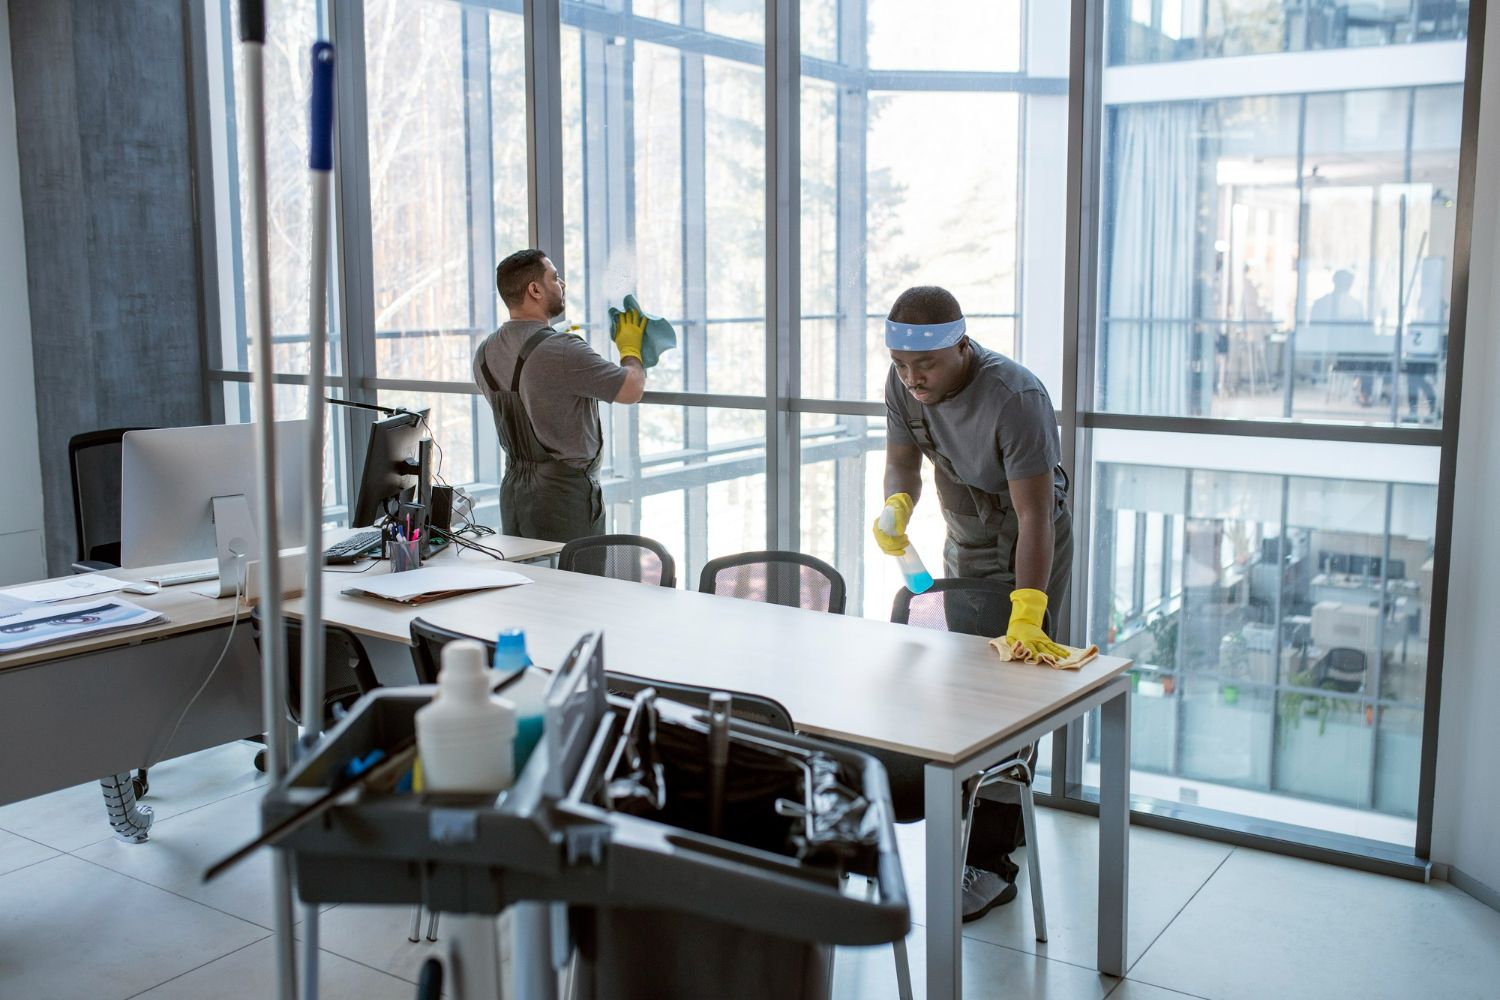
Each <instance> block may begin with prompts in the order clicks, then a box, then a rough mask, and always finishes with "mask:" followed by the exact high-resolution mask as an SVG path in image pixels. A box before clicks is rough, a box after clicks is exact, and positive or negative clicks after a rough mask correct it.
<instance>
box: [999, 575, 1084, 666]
mask: <svg viewBox="0 0 1500 1000" xmlns="http://www.w3.org/2000/svg"><path fill="white" fill-rule="evenodd" d="M1046 612H1047V595H1046V594H1044V593H1042V592H1041V591H1040V590H1014V591H1011V595H1010V626H1009V627H1008V628H1006V630H1005V636H1004V638H1005V639H1006V641H1008V642H1010V643H1011V644H1012V645H1018V646H1021V647H1023V648H1024V649H1025V650H1026V651H1027V653H1029V654H1030V656H1028V659H1035V660H1037V661H1040V660H1041V658H1042V657H1044V656H1050V657H1055V658H1056V659H1059V660H1065V659H1067V658H1068V650H1067V648H1066V647H1064V646H1060V645H1058V644H1057V643H1055V642H1053V641H1052V640H1051V639H1049V638H1047V633H1046V632H1043V631H1042V616H1043V615H1044V614H1046Z"/></svg>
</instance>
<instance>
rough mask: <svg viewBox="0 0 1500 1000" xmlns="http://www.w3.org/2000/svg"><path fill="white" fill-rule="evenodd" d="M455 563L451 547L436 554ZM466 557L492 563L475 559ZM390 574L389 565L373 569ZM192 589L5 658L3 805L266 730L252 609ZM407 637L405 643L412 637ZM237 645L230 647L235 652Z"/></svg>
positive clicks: (155, 597)
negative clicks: (110, 625) (136, 618)
mask: <svg viewBox="0 0 1500 1000" xmlns="http://www.w3.org/2000/svg"><path fill="white" fill-rule="evenodd" d="M482 541H483V542H484V543H485V544H487V545H490V546H491V547H498V548H500V549H501V550H502V551H504V552H505V554H506V555H508V556H511V557H513V558H517V559H540V558H547V557H549V556H553V555H556V554H557V553H558V552H559V551H561V549H562V545H561V544H559V543H557V542H544V541H536V540H534V539H527V538H515V537H512V536H509V535H487V536H485V538H484V539H482ZM436 558H437V559H439V560H447V559H456V558H459V556H458V555H456V554H453V553H452V552H451V550H450V551H449V552H444V553H442V554H440V555H439V556H437V557H436ZM462 558H464V559H465V560H468V559H470V558H476V559H483V560H484V561H485V562H490V560H489V558H488V557H485V556H482V555H477V554H474V553H466V554H465V555H464V556H463V557H462ZM206 565H208V563H207V562H206V561H205V562H201V563H181V564H176V565H173V566H170V567H159V566H158V567H149V568H147V567H143V568H139V569H121V570H111V571H109V573H110V575H111V576H118V577H120V578H121V579H127V580H142V579H145V578H146V577H148V576H154V575H156V574H157V573H158V572H161V571H163V570H167V571H185V570H189V569H195V568H202V567H203V566H206ZM358 568H359V567H357V566H351V567H332V568H330V569H329V570H328V571H327V578H328V580H329V581H330V583H329V589H330V590H335V589H337V588H339V587H344V586H348V582H347V576H348V574H349V573H350V572H351V571H353V570H356V569H358ZM384 571H385V564H383V563H382V564H378V565H376V566H374V567H373V568H371V569H369V570H368V572H369V573H380V572H384ZM192 591H193V587H192V585H188V586H178V587H164V588H162V589H161V590H160V591H159V592H157V593H155V594H149V595H139V594H121V595H120V596H121V597H122V598H124V599H125V600H127V601H130V602H131V603H133V604H138V605H140V606H142V607H146V608H152V609H154V610H157V611H160V612H162V613H163V614H165V615H166V616H167V619H168V620H167V621H165V622H163V623H161V624H158V625H152V626H150V627H147V628H142V629H133V630H130V631H128V632H115V633H110V634H107V635H98V636H90V637H86V638H83V639H77V640H74V641H71V642H63V643H57V644H55V645H51V646H41V647H38V648H36V649H29V650H23V651H21V652H17V653H9V654H6V655H4V656H0V707H3V724H0V760H5V761H9V762H10V763H9V764H8V765H7V766H6V767H4V768H0V805H4V804H6V803H9V802H16V801H19V800H21V799H27V798H31V797H32V796H34V795H42V794H45V793H47V792H52V791H56V790H58V789H60V788H67V787H69V786H72V785H76V784H79V783H81V782H85V781H91V780H94V779H97V778H99V777H101V776H103V775H107V774H117V773H119V772H122V771H128V770H131V769H133V768H137V767H141V766H143V765H145V764H148V763H150V762H151V761H154V760H157V759H166V758H169V757H178V756H181V755H183V754H187V753H192V752H194V751H196V750H203V749H206V748H208V747H212V746H219V745H220V744H223V743H228V742H231V741H233V740H238V739H243V738H245V737H247V736H253V735H256V734H259V733H260V732H261V731H262V730H263V729H264V723H263V719H262V717H261V702H260V690H261V684H260V660H259V657H258V656H257V654H256V651H255V645H254V643H253V642H252V640H251V635H250V628H249V624H248V622H247V621H246V619H247V618H248V613H247V612H246V611H244V610H242V612H241V614H240V615H239V618H238V622H237V623H235V618H236V616H235V606H234V604H235V602H234V600H233V598H227V597H226V598H209V597H203V596H201V595H198V594H195V593H193V592H192ZM402 641H403V642H404V641H405V640H404V639H403V640H402ZM226 644H227V648H226ZM221 651H223V653H224V662H223V664H222V665H221V666H220V667H219V670H218V672H217V673H215V674H214V677H213V680H212V681H211V682H210V683H209V685H208V687H207V688H205V689H204V691H203V694H202V695H201V696H200V697H199V698H198V701H197V702H196V703H195V704H194V705H193V708H192V711H190V712H189V713H188V714H187V715H186V716H185V717H184V718H183V722H182V728H181V729H180V730H179V731H178V733H177V735H176V737H175V738H174V739H173V740H172V744H171V746H170V747H165V746H162V745H161V742H162V741H164V740H165V739H166V737H167V735H168V733H169V732H170V730H171V728H172V726H173V724H174V723H175V722H176V720H177V717H178V716H179V715H180V714H181V713H182V710H183V708H184V707H185V706H186V705H187V704H188V700H189V699H190V698H192V696H193V692H195V691H196V690H197V689H198V686H199V685H200V684H202V683H203V682H204V680H205V678H206V677H207V676H208V672H209V670H210V669H211V668H212V667H213V665H214V663H215V661H217V660H218V658H219V655H220V652H221Z"/></svg>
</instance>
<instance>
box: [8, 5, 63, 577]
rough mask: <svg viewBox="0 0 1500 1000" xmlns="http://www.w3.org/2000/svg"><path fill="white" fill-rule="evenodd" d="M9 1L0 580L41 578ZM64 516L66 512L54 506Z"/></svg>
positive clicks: (42, 566) (33, 395)
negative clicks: (11, 69)
mask: <svg viewBox="0 0 1500 1000" xmlns="http://www.w3.org/2000/svg"><path fill="white" fill-rule="evenodd" d="M10 66H11V60H10V15H9V0H0V358H3V359H4V363H3V364H0V441H3V442H4V450H3V451H0V462H3V463H4V472H3V473H0V584H3V583H19V582H21V581H24V580H35V579H38V578H40V577H43V576H46V575H47V574H46V560H45V557H44V555H43V534H42V469H41V460H40V456H39V451H38V446H37V427H36V386H35V382H34V377H33V372H32V364H31V308H30V305H29V302H28V299H27V295H26V235H25V229H24V228H23V226H22V222H21V164H20V159H19V157H18V156H17V153H16V99H15V87H14V86H13V82H12V78H11V71H10ZM62 513H63V515H67V512H66V511H64V512H62Z"/></svg>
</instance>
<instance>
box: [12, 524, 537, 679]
mask: <svg viewBox="0 0 1500 1000" xmlns="http://www.w3.org/2000/svg"><path fill="white" fill-rule="evenodd" d="M335 537H336V536H335ZM481 542H482V543H483V544H485V545H488V546H489V547H490V548H496V549H499V550H500V551H502V552H504V553H505V554H506V555H507V556H510V557H511V558H513V559H540V558H544V557H546V556H552V555H556V554H557V553H558V552H561V551H562V543H560V542H546V541H539V540H537V539H532V538H518V537H515V536H513V535H486V536H485V537H484V538H483V539H481ZM456 548H457V546H450V547H449V549H448V550H447V551H445V552H443V553H441V554H439V555H438V556H436V557H435V559H437V560H448V559H455V558H460V556H458V555H457V554H455V552H454V549H456ZM461 558H462V559H463V560H464V561H465V562H468V561H470V560H473V561H474V563H475V565H478V564H479V563H480V562H481V561H482V562H484V563H490V564H492V565H493V564H494V561H493V560H492V559H490V558H489V557H488V556H485V555H481V554H479V553H474V552H465V553H463V555H462V557H461ZM211 563H212V561H211V560H203V559H200V560H197V561H195V562H185V563H171V564H169V565H166V566H149V567H138V568H136V569H112V570H108V571H107V574H108V575H109V576H113V577H118V578H119V579H121V580H144V579H146V578H147V577H150V576H157V575H159V574H161V573H180V572H187V571H189V570H196V569H203V568H206V567H208V566H210V565H211ZM388 566H389V564H388V563H384V562H379V563H374V564H370V563H365V564H359V565H353V566H338V567H329V568H328V569H326V570H325V573H324V575H325V577H326V578H327V579H328V580H329V583H328V585H327V586H328V589H329V591H330V592H333V593H337V592H338V590H340V589H342V588H343V587H347V586H349V584H348V582H347V581H344V580H342V579H341V578H342V577H344V576H346V575H350V574H352V573H358V572H359V571H361V570H365V571H367V572H369V573H384V572H388ZM36 582H38V583H40V582H43V581H36ZM14 586H23V585H22V584H15V585H14ZM201 586H203V584H185V585H179V586H176V587H162V588H161V589H160V590H159V591H157V592H156V593H154V594H127V593H123V592H121V593H119V594H117V595H111V596H118V597H120V598H121V599H123V600H126V601H129V602H130V603H132V604H137V605H139V606H141V607H143V608H150V609H152V610H153V611H160V612H161V613H162V614H164V615H166V616H167V619H168V620H167V621H165V622H162V623H161V624H158V625H152V626H149V627H147V628H137V629H129V630H127V631H124V632H108V633H104V634H102V635H93V636H85V637H84V638H82V639H74V640H71V641H69V642H59V643H53V644H52V645H49V646H38V647H36V648H34V649H25V650H21V651H20V652H16V653H8V654H5V655H3V656H0V671H4V670H10V669H13V668H16V667H26V666H31V665H34V664H37V663H45V662H49V661H52V660H61V659H65V658H67V657H70V656H77V655H79V654H82V653H92V652H96V651H98V650H101V649H111V648H114V647H117V646H129V645H133V644H135V643H139V642H145V641H147V640H151V639H161V638H165V637H167V636H171V635H176V634H178V633H182V632H192V631H195V630H197V629H204V628H213V627H215V626H218V625H226V624H228V623H229V622H230V621H231V620H232V619H233V618H234V599H233V598H231V597H221V598H212V597H204V596H203V595H202V594H195V593H193V590H194V589H195V588H196V587H201ZM287 603H288V604H293V603H294V601H293V600H289V601H288V602H287ZM58 606H59V607H61V605H58ZM299 606H300V603H299ZM392 607H393V608H398V607H399V606H395V605H393V606H392ZM289 610H290V609H289ZM241 613H242V615H248V613H249V612H248V608H242V609H241ZM406 615H407V617H408V618H410V617H411V613H410V611H407V612H406ZM401 636H402V638H401V640H400V641H402V642H406V641H407V638H406V632H405V630H404V627H403V630H402V633H401Z"/></svg>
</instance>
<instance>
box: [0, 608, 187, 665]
mask: <svg viewBox="0 0 1500 1000" xmlns="http://www.w3.org/2000/svg"><path fill="white" fill-rule="evenodd" d="M166 620H167V619H166V616H165V615H163V614H162V613H161V612H159V611H149V610H147V609H146V608H143V607H141V606H140V605H137V604H131V603H130V602H129V601H122V600H119V599H118V598H106V599H104V600H101V601H81V602H79V603H78V604H65V605H62V606H61V607H45V608H33V609H32V610H30V611H23V612H21V613H20V614H18V615H12V616H10V617H9V618H6V619H4V620H3V621H0V653H12V652H15V651H16V650H18V649H29V648H30V647H32V646H45V645H47V644H48V643H52V642H67V641H68V640H69V639H80V638H82V637H83V636H86V635H95V634H98V633H101V632H119V631H121V630H122V629H130V628H140V627H142V626H144V625H152V624H155V623H156V622H160V621H166Z"/></svg>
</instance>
